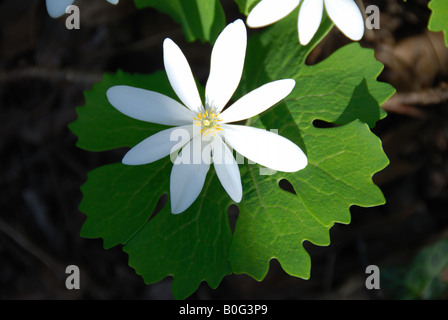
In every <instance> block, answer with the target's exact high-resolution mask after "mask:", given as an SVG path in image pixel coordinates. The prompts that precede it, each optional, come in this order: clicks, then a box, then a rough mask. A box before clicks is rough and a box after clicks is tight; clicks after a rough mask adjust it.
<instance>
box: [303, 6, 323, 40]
mask: <svg viewBox="0 0 448 320" xmlns="http://www.w3.org/2000/svg"><path fill="white" fill-rule="evenodd" d="M323 10H324V1H323V0H304V1H303V3H302V6H301V7H300V12H299V20H298V30H299V41H300V43H301V44H302V45H304V46H305V45H307V44H308V43H309V42H310V41H311V39H313V37H314V35H315V34H316V32H317V30H318V29H319V26H320V23H321V21H322V13H323Z"/></svg>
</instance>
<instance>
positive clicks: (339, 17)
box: [325, 0, 364, 41]
mask: <svg viewBox="0 0 448 320" xmlns="http://www.w3.org/2000/svg"><path fill="white" fill-rule="evenodd" d="M325 9H326V10H327V13H328V16H329V17H330V19H331V20H332V21H333V22H334V24H335V25H336V26H337V27H338V28H339V30H341V31H342V33H344V34H345V35H346V36H347V37H348V38H350V39H352V40H355V41H358V40H360V39H361V38H362V36H363V35H364V19H363V17H362V14H361V11H360V10H359V8H358V6H357V5H356V3H355V2H354V1H353V0H325Z"/></svg>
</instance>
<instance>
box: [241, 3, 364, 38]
mask: <svg viewBox="0 0 448 320" xmlns="http://www.w3.org/2000/svg"><path fill="white" fill-rule="evenodd" d="M300 1H301V0H261V2H260V3H258V4H257V5H256V6H255V7H254V8H253V10H252V11H251V12H250V13H249V15H248V17H247V25H248V26H249V27H251V28H259V27H264V26H267V25H270V24H272V23H274V22H277V21H279V20H281V19H283V18H284V17H286V16H287V15H289V14H290V13H291V12H292V11H293V10H294V9H295V8H296V7H297V6H298V5H299V4H300ZM324 3H325V9H326V11H327V13H328V16H329V17H330V19H331V20H332V21H333V22H334V24H335V25H336V26H337V27H338V28H339V30H341V31H342V33H344V34H345V35H346V36H347V37H348V38H350V39H352V40H355V41H358V40H360V39H361V38H362V36H363V34H364V20H363V17H362V14H361V11H360V10H359V8H358V6H357V5H356V3H355V2H354V0H303V3H302V6H301V7H300V12H299V19H298V32H299V41H300V43H301V44H302V45H307V44H308V43H309V42H310V41H311V39H312V38H313V36H314V35H315V34H316V32H317V30H318V29H319V26H320V23H321V21H322V13H323V9H324Z"/></svg>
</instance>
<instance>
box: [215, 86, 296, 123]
mask: <svg viewBox="0 0 448 320" xmlns="http://www.w3.org/2000/svg"><path fill="white" fill-rule="evenodd" d="M295 84H296V82H295V81H294V80H292V79H283V80H277V81H273V82H270V83H267V84H265V85H263V86H261V87H259V88H257V89H255V90H253V91H251V92H249V93H248V94H246V95H245V96H243V97H242V98H240V99H239V100H238V101H236V102H235V103H234V104H233V105H231V106H230V107H229V108H228V109H226V110H224V112H223V113H222V114H221V117H220V118H221V120H222V121H223V123H228V122H235V121H240V120H244V119H248V118H251V117H253V116H256V115H257V114H259V113H262V112H263V111H265V110H266V109H268V108H270V107H272V106H273V105H275V104H276V103H277V102H279V101H280V100H282V99H284V98H285V97H286V96H287V95H289V94H290V93H291V91H292V89H294V86H295Z"/></svg>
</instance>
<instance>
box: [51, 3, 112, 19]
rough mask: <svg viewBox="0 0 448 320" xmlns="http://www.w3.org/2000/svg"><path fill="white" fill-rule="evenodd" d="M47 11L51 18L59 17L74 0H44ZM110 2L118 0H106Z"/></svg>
mask: <svg viewBox="0 0 448 320" xmlns="http://www.w3.org/2000/svg"><path fill="white" fill-rule="evenodd" d="M46 1H47V11H48V14H49V15H50V16H51V17H52V18H59V17H60V16H62V15H63V14H64V13H65V9H67V7H68V6H70V5H72V4H73V2H75V0H46ZM107 1H108V2H110V3H112V4H117V3H118V1H119V0H107Z"/></svg>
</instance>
